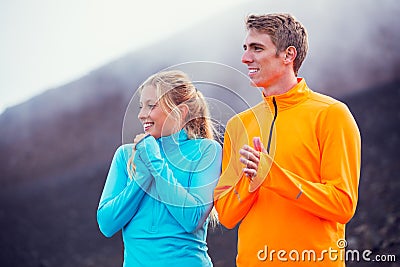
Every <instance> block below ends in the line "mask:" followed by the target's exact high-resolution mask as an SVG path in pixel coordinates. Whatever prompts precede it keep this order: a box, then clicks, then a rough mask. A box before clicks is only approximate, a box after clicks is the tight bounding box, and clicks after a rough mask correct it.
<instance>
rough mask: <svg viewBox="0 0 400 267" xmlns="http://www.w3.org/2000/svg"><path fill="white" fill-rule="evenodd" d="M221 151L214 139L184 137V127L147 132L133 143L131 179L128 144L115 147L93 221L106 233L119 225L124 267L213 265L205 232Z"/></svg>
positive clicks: (129, 147)
mask: <svg viewBox="0 0 400 267" xmlns="http://www.w3.org/2000/svg"><path fill="white" fill-rule="evenodd" d="M221 150H222V149H221V146H220V145H219V144H218V143H217V142H216V141H214V140H210V139H188V137H187V134H186V132H185V131H184V130H181V131H180V132H178V133H176V134H173V135H170V136H165V137H161V138H158V139H155V138H154V137H152V136H147V137H145V138H144V139H142V140H141V141H140V142H139V143H138V144H137V145H136V153H135V156H134V163H135V165H136V172H135V174H134V177H133V179H130V178H129V176H128V171H127V163H128V160H129V158H130V157H131V155H132V144H127V145H122V146H120V147H119V148H118V149H117V151H116V152H115V155H114V158H113V160H112V163H111V167H110V170H109V172H108V176H107V180H106V183H105V186H104V189H103V193H102V195H101V198H100V203H99V206H98V210H97V222H98V224H99V228H100V230H101V232H102V233H103V234H104V235H105V236H107V237H111V236H113V235H114V234H115V233H116V232H118V231H119V230H121V229H122V237H123V242H124V265H123V266H126V267H128V266H129V267H131V266H152V267H156V266H174V267H175V266H190V267H196V266H199V267H200V266H201V267H204V266H212V263H211V259H210V257H209V256H208V254H207V244H206V236H207V226H208V215H209V213H210V211H211V209H212V207H213V190H214V188H215V186H216V184H217V181H218V178H219V175H220V172H221V157H222V152H221Z"/></svg>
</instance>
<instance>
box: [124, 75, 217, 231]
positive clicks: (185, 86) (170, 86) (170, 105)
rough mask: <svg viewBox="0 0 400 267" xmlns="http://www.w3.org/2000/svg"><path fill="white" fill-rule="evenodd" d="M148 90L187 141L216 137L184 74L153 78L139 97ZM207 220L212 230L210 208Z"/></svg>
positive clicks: (204, 106)
mask: <svg viewBox="0 0 400 267" xmlns="http://www.w3.org/2000/svg"><path fill="white" fill-rule="evenodd" d="M148 86H151V87H154V88H155V90H156V96H157V99H158V103H159V105H160V107H161V108H162V109H163V110H164V112H166V113H168V114H170V115H171V116H173V117H174V118H175V119H176V120H177V121H181V120H182V119H183V120H184V122H185V123H184V126H183V129H185V131H186V134H187V135H188V138H189V139H197V138H207V139H214V135H215V134H218V132H217V131H216V130H215V128H214V126H213V122H212V120H211V118H210V112H209V108H208V104H207V102H206V100H205V98H204V96H203V94H202V93H201V92H200V91H198V90H197V89H196V87H195V86H194V85H193V83H192V81H191V80H190V78H189V77H188V75H187V74H186V73H184V72H182V71H179V70H169V71H162V72H158V73H156V74H153V75H152V76H150V77H149V78H147V80H146V81H144V82H143V83H142V84H141V85H140V87H139V88H138V90H139V93H141V92H142V91H143V89H144V88H145V87H148ZM182 104H184V105H186V106H187V107H188V112H187V114H186V118H182V115H183V114H182V112H181V110H180V109H179V108H178V106H179V105H182ZM178 130H179V129H177V131H178ZM133 158H134V155H132V157H131V158H130V159H129V161H128V166H127V167H128V173H129V177H130V178H132V175H133V174H134V172H135V165H134V163H133ZM210 219H211V220H210V222H211V225H212V226H213V225H215V224H216V223H217V222H218V215H217V212H216V210H215V209H214V208H213V210H212V211H211V213H210Z"/></svg>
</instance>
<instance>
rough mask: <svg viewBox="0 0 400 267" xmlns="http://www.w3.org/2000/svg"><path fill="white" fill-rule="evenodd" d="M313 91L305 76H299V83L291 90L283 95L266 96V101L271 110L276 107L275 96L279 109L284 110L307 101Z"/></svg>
mask: <svg viewBox="0 0 400 267" xmlns="http://www.w3.org/2000/svg"><path fill="white" fill-rule="evenodd" d="M310 93H311V90H310V88H308V86H307V84H306V81H305V80H304V79H303V78H297V84H296V85H295V86H294V87H292V88H291V89H290V90H289V91H287V92H286V93H284V94H281V95H272V96H264V97H263V98H264V102H265V103H267V104H268V106H269V107H270V109H271V110H273V109H274V104H273V102H272V99H273V98H275V101H276V104H277V106H278V110H284V109H288V108H291V107H293V106H296V105H297V104H299V103H301V102H303V101H305V100H306V99H307V97H308V95H309V94H310Z"/></svg>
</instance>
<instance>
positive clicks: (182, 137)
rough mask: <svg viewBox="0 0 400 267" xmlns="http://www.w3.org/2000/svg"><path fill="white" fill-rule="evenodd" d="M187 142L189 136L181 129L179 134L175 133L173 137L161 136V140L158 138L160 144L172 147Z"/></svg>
mask: <svg viewBox="0 0 400 267" xmlns="http://www.w3.org/2000/svg"><path fill="white" fill-rule="evenodd" d="M186 140H188V135H187V133H186V131H185V130H184V129H181V130H180V131H179V132H176V133H173V134H171V135H167V136H161V137H160V138H157V142H158V143H163V144H171V145H173V144H179V143H181V142H183V141H186Z"/></svg>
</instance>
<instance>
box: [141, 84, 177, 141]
mask: <svg viewBox="0 0 400 267" xmlns="http://www.w3.org/2000/svg"><path fill="white" fill-rule="evenodd" d="M158 100H159V99H158V98H157V95H156V88H155V87H153V86H145V87H144V88H143V90H142V94H141V96H140V104H139V105H140V111H139V114H138V118H139V120H140V122H141V123H142V124H143V130H144V132H145V133H148V134H150V135H152V136H153V137H154V138H160V137H161V136H168V135H171V134H173V133H175V132H177V131H178V130H177V129H179V127H177V126H178V125H177V121H176V120H174V119H173V118H172V116H169V113H167V112H165V111H164V109H163V108H162V107H161V103H160V102H159V101H158Z"/></svg>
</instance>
